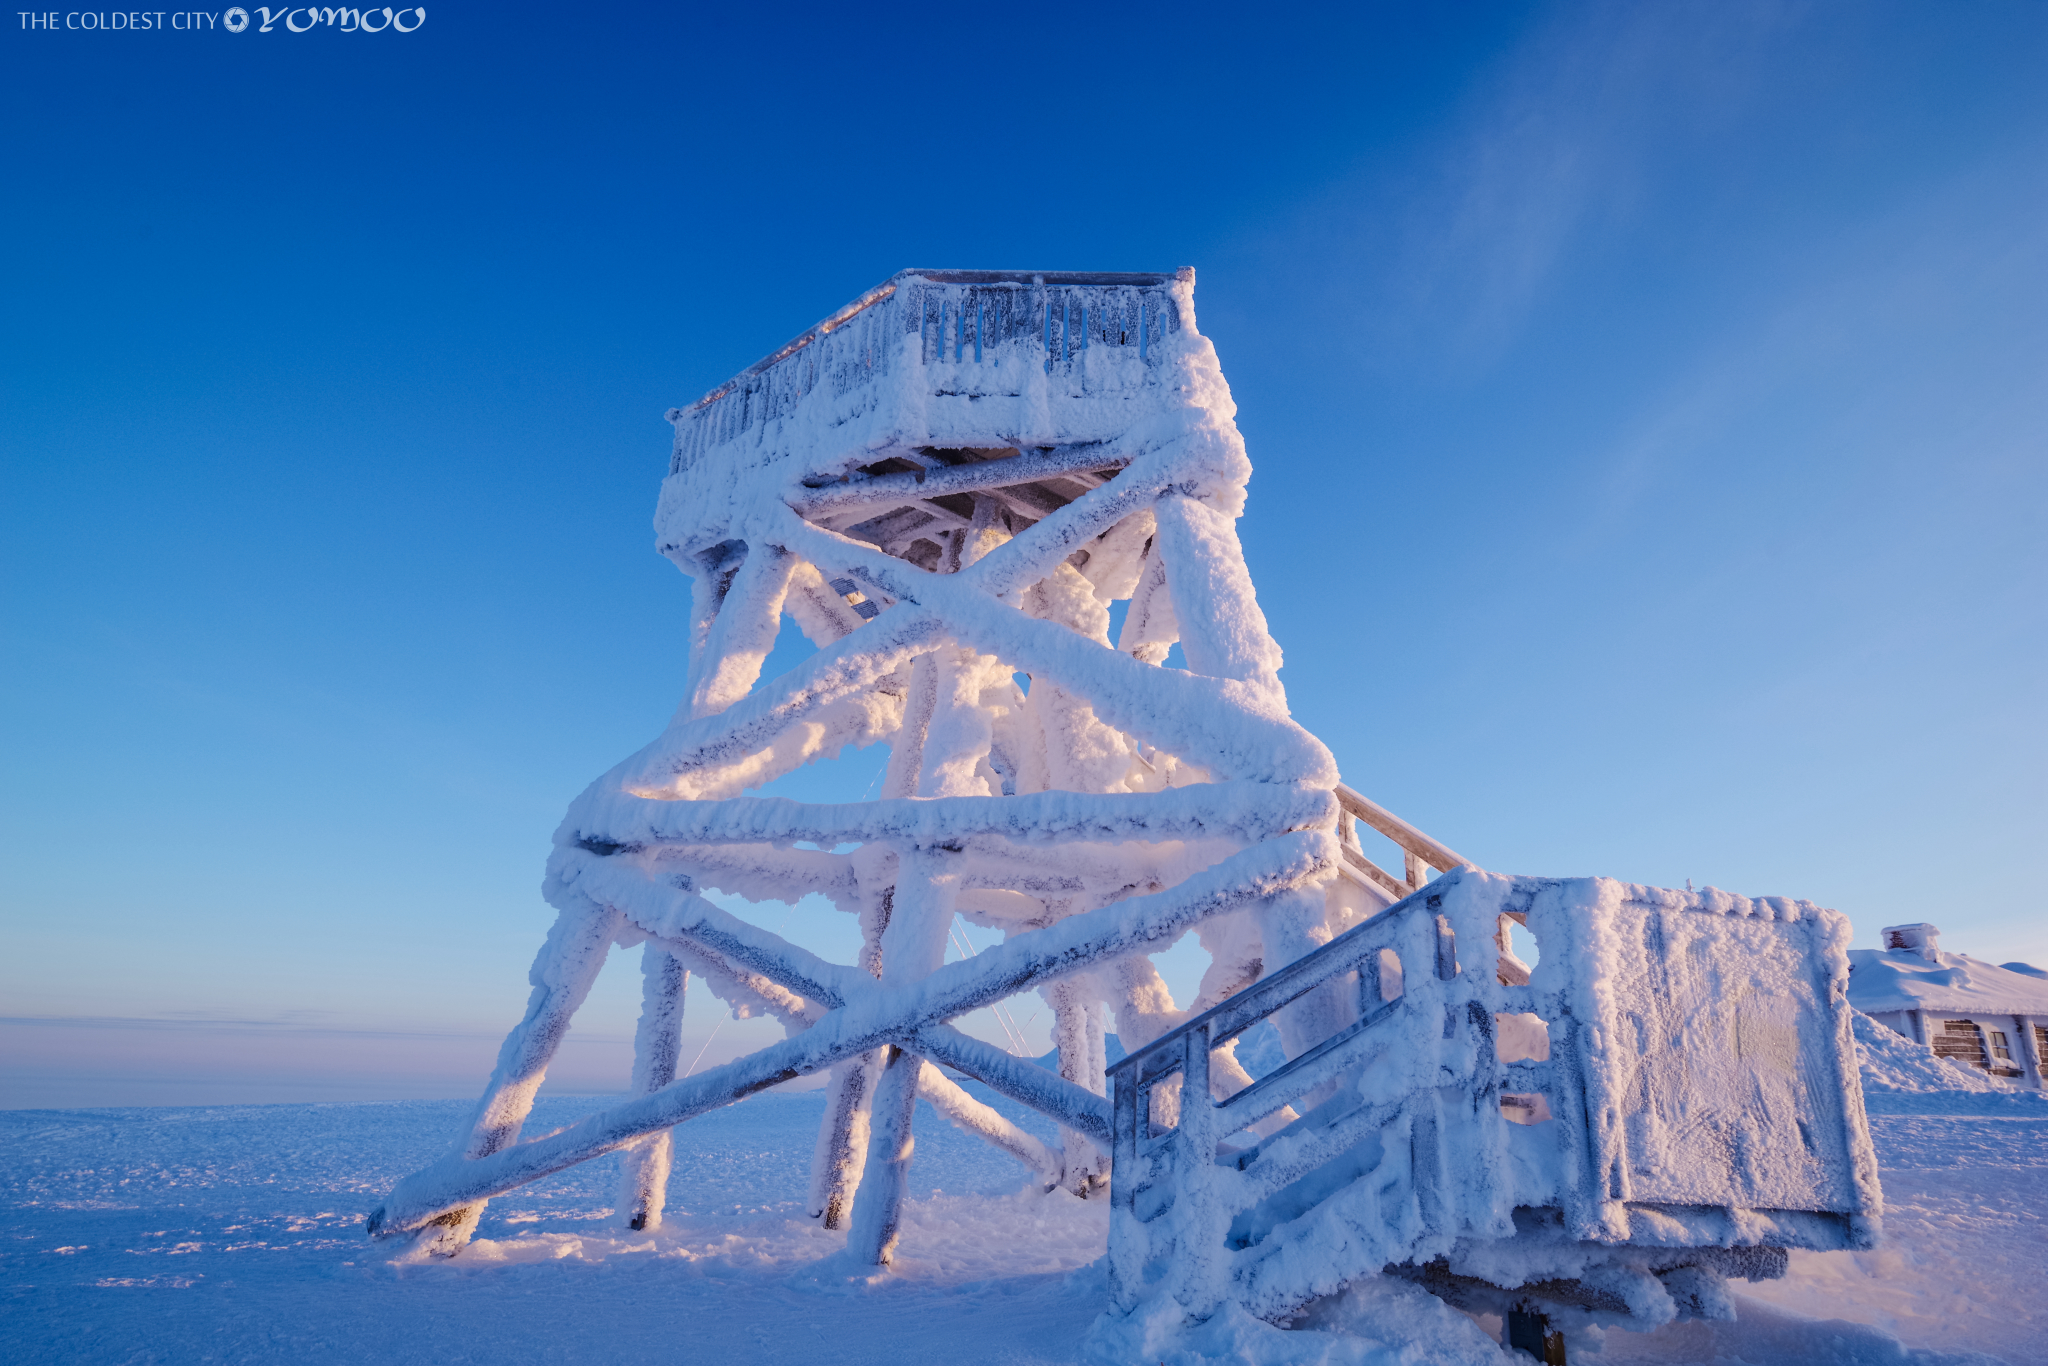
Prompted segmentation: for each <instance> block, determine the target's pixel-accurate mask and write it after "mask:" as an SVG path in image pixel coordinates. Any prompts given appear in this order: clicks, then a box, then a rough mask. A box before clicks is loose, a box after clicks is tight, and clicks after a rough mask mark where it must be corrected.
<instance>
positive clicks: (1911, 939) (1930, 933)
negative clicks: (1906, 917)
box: [1878, 925, 1941, 963]
mask: <svg viewBox="0 0 2048 1366" xmlns="http://www.w3.org/2000/svg"><path fill="white" fill-rule="evenodd" d="M1878 933H1879V934H1880V935H1882V936H1883V937H1884V946H1885V948H1886V949H1887V950H1889V951H1898V950H1904V951H1905V952H1907V953H1917V954H1919V955H1920V956H1921V957H1922V958H1925V959H1926V960H1927V961H1928V962H1930V963H1939V962H1940V961H1941V931H1940V930H1937V929H1935V928H1934V926H1932V925H1887V926H1885V927H1884V928H1883V929H1882V930H1879V931H1878Z"/></svg>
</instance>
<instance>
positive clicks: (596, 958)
mask: <svg viewBox="0 0 2048 1366" xmlns="http://www.w3.org/2000/svg"><path fill="white" fill-rule="evenodd" d="M578 901H579V902H581V905H580V906H579V907H578V909H576V910H574V911H564V912H562V913H561V914H560V915H559V916H557V917H556V918H555V924H554V928H553V929H551V930H549V931H548V937H547V942H545V943H544V944H542V945H541V949H540V952H539V953H538V954H537V955H535V957H534V960H533V968H532V970H531V971H530V972H529V973H528V974H527V980H528V981H530V982H532V983H533V994H532V995H531V996H530V997H528V998H527V1002H526V1018H525V1019H523V1020H521V1021H520V1022H519V1023H518V1024H517V1025H515V1026H514V1027H513V1029H512V1032H511V1033H510V1034H508V1035H507V1036H506V1037H505V1042H504V1045H503V1046H502V1047H500V1048H499V1049H498V1066H497V1068H496V1070H495V1071H493V1072H492V1073H491V1080H490V1084H489V1085H488V1086H486V1087H485V1088H484V1095H483V1099H482V1100H480V1101H478V1102H477V1107H476V1109H475V1111H474V1112H472V1114H471V1117H470V1122H469V1129H468V1132H467V1133H466V1134H465V1135H464V1137H463V1144H462V1156H463V1158H464V1159H465V1160H467V1161H472V1162H473V1161H475V1160H476V1159H477V1158H480V1157H489V1156H490V1155H491V1154H492V1153H494V1152H497V1151H498V1150H499V1149H500V1148H504V1147H507V1146H509V1145H510V1144H512V1143H514V1142H516V1141H517V1140H518V1138H519V1130H520V1127H521V1126H522V1125H524V1124H525V1123H526V1116H527V1114H528V1113H529V1112H530V1111H531V1110H532V1109H533V1095H534V1092H536V1091H538V1090H539V1089H540V1084H541V1081H542V1079H543V1078H545V1077H546V1076H547V1070H548V1063H549V1061H550V1060H552V1059H553V1058H554V1056H555V1049H556V1048H558V1047H560V1046H561V1042H562V1036H563V1035H564V1034H566V1033H568V1032H569V1019H570V1017H571V1016H573V1015H574V1014H575V1013H576V1008H577V1007H578V1006H580V1005H582V1004H583V998H584V997H586V996H588V995H589V994H590V984H591V983H592V982H593V981H595V980H596V979H597V974H598V970H599V969H600V968H602V967H603V966H604V959H605V954H606V953H607V952H609V951H610V949H611V945H612V939H613V938H614V937H615V936H616V935H617V934H618V930H619V923H620V919H621V917H620V916H619V914H618V912H616V911H613V910H610V909H607V908H604V907H600V906H598V905H596V904H594V903H592V902H588V901H582V899H581V898H578ZM483 1213H484V1202H483V1201H481V1200H479V1201H477V1202H476V1203H475V1204H473V1205H464V1206H462V1207H461V1208H459V1209H452V1210H450V1211H448V1213H446V1214H444V1215H442V1216H441V1217H440V1218H439V1219H437V1220H435V1221H434V1222H433V1223H431V1224H428V1225H427V1226H426V1227H425V1228H423V1229H421V1230H420V1231H419V1234H418V1238H417V1241H416V1243H415V1246H417V1247H419V1248H421V1249H423V1250H424V1251H427V1252H430V1253H432V1254H434V1255H435V1256H439V1257H453V1256H454V1255H455V1254H456V1253H458V1252H460V1251H462V1249H463V1248H464V1247H466V1246H468V1244H469V1240H470V1236H471V1235H472V1234H474V1233H475V1232H476V1226H477V1221H478V1220H479V1219H481V1218H483ZM372 1218H373V1219H374V1218H375V1216H374V1215H373V1216H372Z"/></svg>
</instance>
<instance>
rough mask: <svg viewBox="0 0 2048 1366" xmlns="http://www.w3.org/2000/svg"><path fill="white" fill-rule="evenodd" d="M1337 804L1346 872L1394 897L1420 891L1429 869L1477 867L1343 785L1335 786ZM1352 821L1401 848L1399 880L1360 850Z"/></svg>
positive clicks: (1461, 855)
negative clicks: (1400, 873) (1342, 817)
mask: <svg viewBox="0 0 2048 1366" xmlns="http://www.w3.org/2000/svg"><path fill="white" fill-rule="evenodd" d="M1337 804H1338V805H1339V806H1340V807H1342V808H1343V811H1344V819H1343V820H1341V821H1340V822H1339V823H1338V827H1337V833H1338V834H1339V836H1340V837H1341V838H1342V839H1343V841H1344V863H1345V871H1346V872H1347V873H1349V874H1350V875H1352V876H1354V877H1357V876H1360V875H1362V876H1363V877H1364V878H1366V879H1368V880H1370V881H1371V882H1372V883H1374V884H1375V885H1377V886H1378V887H1380V888H1381V889H1382V890H1383V891H1386V892H1388V893H1390V894H1392V895H1394V896H1397V897H1402V896H1407V895H1408V894H1409V893H1410V892H1414V891H1416V890H1418V889H1420V888H1421V887H1422V886H1423V884H1424V883H1426V882H1428V881H1429V874H1430V870H1431V869H1434V870H1436V871H1437V872H1441V873H1448V872H1449V871H1451V869H1453V868H1476V867H1478V866H1479V865H1478V864H1476V863H1474V862H1472V860H1471V859H1468V858H1466V857H1465V856H1464V855H1463V854H1458V853H1453V852H1452V851H1451V849H1450V848H1449V847H1448V846H1447V845H1444V844H1441V843H1439V842H1438V841H1436V840H1434V839H1432V838H1430V837H1429V836H1428V835H1425V834H1423V833H1422V832H1421V831H1420V830H1418V829H1416V828H1415V827H1414V826H1412V825H1410V824H1409V823H1408V822H1407V821H1404V820H1402V819H1401V818H1400V817H1399V816H1397V815H1395V814H1394V813H1393V812H1391V811H1389V810H1387V809H1386V808H1385V807H1384V806H1381V805H1380V804H1379V803H1378V802H1375V801H1372V800H1370V799H1369V798H1366V797H1362V796H1360V795H1359V794H1358V793H1357V792H1354V791H1353V790H1352V789H1350V788H1348V787H1346V786H1345V785H1344V784H1342V783H1339V784H1337ZM1353 820H1361V821H1364V822H1365V823H1366V824H1367V825H1369V826H1371V827H1372V828H1373V829H1375V830H1377V831H1379V832H1380V833H1381V834H1382V835H1385V836H1386V837H1387V838H1388V839H1390V840H1392V841H1393V842H1394V843H1395V844H1396V845H1398V846H1400V849H1401V852H1402V854H1403V856H1404V859H1403V862H1404V867H1403V871H1402V875H1401V876H1400V877H1398V878H1397V877H1395V876H1394V875H1393V874H1392V873H1390V872H1388V871H1387V870H1386V869H1384V868H1382V867H1380V866H1379V865H1378V864H1377V863H1374V862H1373V861H1372V860H1371V859H1369V858H1367V857H1366V856H1365V853H1364V851H1362V850H1361V849H1359V847H1358V832H1357V831H1356V829H1354V828H1353V826H1352V824H1351V822H1352V821H1353Z"/></svg>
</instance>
